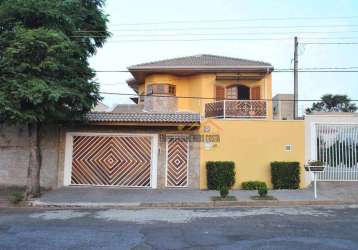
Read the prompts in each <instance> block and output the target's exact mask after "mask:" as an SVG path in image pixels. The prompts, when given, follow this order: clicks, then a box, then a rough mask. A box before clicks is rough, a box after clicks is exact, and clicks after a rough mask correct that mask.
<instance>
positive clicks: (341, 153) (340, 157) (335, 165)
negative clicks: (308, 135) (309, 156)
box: [312, 123, 358, 181]
mask: <svg viewBox="0 0 358 250" xmlns="http://www.w3.org/2000/svg"><path fill="white" fill-rule="evenodd" d="M314 129H315V131H314V133H313V136H314V143H313V144H314V145H312V146H313V148H312V149H313V150H315V151H316V159H317V160H320V161H322V162H324V163H325V164H326V166H327V167H326V169H325V171H324V172H323V173H320V174H319V175H318V180H320V181H358V124H328V123H316V124H315V127H314Z"/></svg>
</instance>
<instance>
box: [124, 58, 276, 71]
mask: <svg viewBox="0 0 358 250" xmlns="http://www.w3.org/2000/svg"><path fill="white" fill-rule="evenodd" d="M169 68H170V69H180V68H182V69H194V68H201V69H209V68H214V69H224V68H227V69H234V68H236V69H245V68H246V69H250V68H256V69H259V68H265V69H266V68H269V69H271V70H272V69H273V67H272V65H271V64H269V63H266V62H261V61H254V60H247V59H242V58H234V57H226V56H216V55H206V54H204V55H194V56H186V57H177V58H173V59H166V60H160V61H155V62H149V63H143V64H137V65H133V66H130V67H129V68H128V69H129V70H140V69H169Z"/></svg>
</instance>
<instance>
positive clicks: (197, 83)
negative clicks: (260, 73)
mask: <svg viewBox="0 0 358 250" xmlns="http://www.w3.org/2000/svg"><path fill="white" fill-rule="evenodd" d="M160 83H162V84H172V85H175V86H176V95H177V96H178V97H201V98H215V85H216V84H218V85H223V86H228V85H231V84H234V83H240V84H242V85H246V86H249V87H253V86H261V98H262V99H271V98H272V77H271V74H267V75H266V76H265V77H264V78H262V79H261V80H216V74H197V75H192V76H175V75H170V74H152V75H149V76H147V77H146V79H145V83H144V84H142V85H140V86H139V89H141V90H144V89H147V85H149V84H160ZM213 101H215V100H213V99H212V100H210V99H196V98H178V100H177V109H178V111H192V112H200V113H202V114H204V107H205V103H208V102H213ZM268 117H269V118H270V119H272V103H271V102H268Z"/></svg>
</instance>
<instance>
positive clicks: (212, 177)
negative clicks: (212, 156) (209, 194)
mask: <svg viewBox="0 0 358 250" xmlns="http://www.w3.org/2000/svg"><path fill="white" fill-rule="evenodd" d="M206 171H207V181H208V189H210V190H219V189H220V187H221V186H227V187H228V189H230V188H231V187H232V186H233V185H234V184H235V163H234V162H231V161H208V162H207V163H206Z"/></svg>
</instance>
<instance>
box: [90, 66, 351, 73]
mask: <svg viewBox="0 0 358 250" xmlns="http://www.w3.org/2000/svg"><path fill="white" fill-rule="evenodd" d="M352 69H358V66H347V67H310V68H299V69H298V71H299V72H336V71H339V72H357V71H356V70H353V71H352ZM292 71H293V69H291V68H277V69H275V70H274V71H273V72H292ZM95 72H98V73H130V71H129V70H95Z"/></svg>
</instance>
